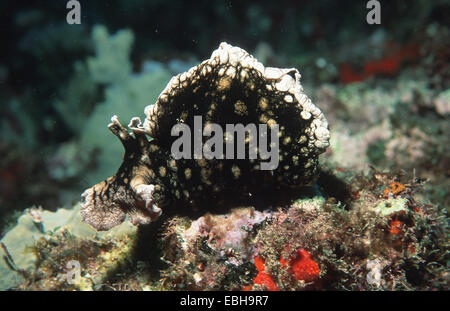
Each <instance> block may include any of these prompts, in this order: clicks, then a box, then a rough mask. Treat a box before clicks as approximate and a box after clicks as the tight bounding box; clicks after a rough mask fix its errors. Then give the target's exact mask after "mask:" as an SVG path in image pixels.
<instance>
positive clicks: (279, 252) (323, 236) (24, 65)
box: [0, 0, 450, 290]
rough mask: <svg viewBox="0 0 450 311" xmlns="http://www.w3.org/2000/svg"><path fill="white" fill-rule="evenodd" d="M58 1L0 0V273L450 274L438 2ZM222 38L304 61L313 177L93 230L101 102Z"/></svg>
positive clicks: (41, 286)
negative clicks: (222, 206) (314, 114)
mask: <svg viewBox="0 0 450 311" xmlns="http://www.w3.org/2000/svg"><path fill="white" fill-rule="evenodd" d="M68 2H70V1H64V0H51V1H2V2H1V3H0V12H1V16H2V19H1V21H0V23H1V27H0V31H1V34H2V41H3V43H2V49H1V51H0V129H1V133H2V134H1V139H0V159H1V161H0V239H1V242H2V244H1V246H2V249H1V250H0V256H2V260H1V262H0V290H7V289H14V290H73V289H75V290H111V289H112V290H304V289H306V290H448V289H449V277H450V275H449V267H448V262H449V253H448V252H449V235H448V216H447V213H448V208H449V202H450V197H449V195H448V192H449V189H450V181H449V175H450V159H449V154H450V148H449V146H450V139H449V132H450V122H449V117H450V49H449V42H450V3H449V2H448V1H440V0H436V1H424V0H423V1H422V0H415V1H408V2H405V1H401V0H393V1H389V2H388V1H380V2H379V3H381V11H380V12H381V13H380V14H381V21H380V24H369V23H368V22H367V15H368V13H369V12H370V9H368V8H366V4H367V3H368V2H372V1H349V0H343V1H333V0H321V1H309V0H279V1H263V2H256V1H245V0H241V1H219V0H213V1H211V0H210V1H202V0H200V1H195V2H188V1H181V0H174V1H158V0H154V1H153V0H152V1H148V0H147V1H144V0H130V1H119V0H116V1H79V3H80V4H81V7H80V12H81V20H80V21H81V23H80V24H69V23H68V22H67V20H66V16H67V14H68V13H69V11H70V9H68V8H66V5H67V3H68ZM375 2H378V1H375ZM223 41H225V42H228V43H230V44H232V45H234V46H239V47H241V48H243V49H245V50H246V51H248V52H249V53H250V54H252V55H253V56H254V57H255V58H256V59H258V60H259V61H260V62H262V63H263V64H264V65H265V66H271V67H280V68H292V67H294V68H297V69H298V70H299V72H300V74H301V83H302V86H303V88H304V91H305V93H306V94H307V95H308V97H310V98H311V100H312V102H313V103H314V105H316V106H317V107H319V108H320V109H321V111H322V112H323V114H324V115H325V117H326V118H327V120H328V123H329V130H330V135H331V138H330V147H329V148H327V150H326V152H325V153H323V154H322V155H321V156H320V158H319V159H320V164H321V173H320V176H319V178H318V180H317V183H316V184H315V185H314V186H312V187H310V188H308V189H306V190H305V191H304V193H300V194H298V196H297V197H295V198H293V199H291V200H289V201H288V202H286V200H284V199H283V200H282V199H281V198H280V200H277V194H276V193H275V192H273V195H272V197H271V198H270V200H268V201H263V202H259V203H258V204H259V205H261V207H257V208H256V207H255V206H251V205H246V206H241V205H236V206H231V207H230V209H229V210H228V211H227V212H224V213H222V214H209V213H207V211H205V213H204V215H201V216H200V217H189V216H186V215H172V216H168V217H163V218H161V219H159V220H158V221H157V222H155V223H153V224H150V225H146V226H140V227H135V226H132V225H131V224H129V223H128V222H125V223H123V224H122V225H120V226H118V227H116V228H114V229H112V230H110V231H107V232H101V233H97V232H96V231H95V230H94V229H93V228H91V227H90V226H89V225H87V224H85V223H83V222H82V221H81V217H80V205H79V201H80V195H81V193H82V192H83V191H84V189H86V188H88V187H91V186H92V185H94V184H96V183H98V182H100V181H102V180H103V179H105V178H107V177H109V176H111V175H113V174H115V172H116V170H117V168H118V167H119V166H120V164H121V161H122V155H123V147H122V146H121V144H120V142H119V140H117V138H116V137H114V135H112V134H111V133H110V131H109V130H108V128H107V125H108V123H109V122H110V119H111V117H112V116H113V115H118V116H119V118H120V120H121V122H122V124H127V122H128V121H129V120H130V119H131V118H132V117H134V116H141V117H142V116H143V113H144V108H145V107H146V106H147V105H151V104H153V103H155V102H156V100H157V98H158V96H159V94H160V93H161V91H162V90H163V89H164V88H165V86H166V85H167V83H168V82H169V80H170V79H171V77H172V76H175V75H177V74H179V73H182V72H185V71H187V70H189V68H191V67H193V66H196V65H197V64H199V63H200V62H201V61H203V60H205V59H207V58H209V57H210V55H211V52H212V51H213V50H215V49H216V48H217V47H218V46H219V44H220V43H221V42H223ZM269 196H271V193H269ZM211 204H212V205H214V204H215V202H211ZM72 261H75V262H77V263H78V264H79V265H80V267H81V272H80V273H81V274H80V276H79V277H78V279H77V282H68V277H67V274H68V273H69V272H70V271H72V268H73V265H72V264H73V262H72ZM70 262H72V264H69V265H68V263H70Z"/></svg>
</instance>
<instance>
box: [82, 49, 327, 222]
mask: <svg viewBox="0 0 450 311" xmlns="http://www.w3.org/2000/svg"><path fill="white" fill-rule="evenodd" d="M145 115H146V118H145V121H144V123H143V124H142V123H141V120H140V119H139V118H133V119H132V120H131V122H130V124H129V125H128V127H129V128H130V129H131V131H132V134H131V133H129V132H128V130H127V129H126V128H125V127H124V126H122V125H121V124H120V123H119V121H118V118H117V117H116V116H114V117H113V118H112V122H111V123H110V124H109V126H108V127H109V129H110V130H111V131H112V132H113V134H114V135H116V136H117V137H118V138H119V139H120V141H121V142H122V144H123V146H124V148H125V155H124V160H123V163H122V165H121V166H120V168H119V170H118V171H117V173H116V175H114V176H112V177H110V178H108V179H106V180H105V181H103V182H101V183H98V184H96V185H94V186H93V187H92V188H89V189H87V190H85V191H84V193H83V194H82V211H81V214H82V217H83V220H84V221H85V222H86V223H88V224H90V225H92V226H93V227H94V228H96V229H97V230H109V229H110V228H112V227H114V226H116V225H118V224H120V223H122V222H123V221H124V220H125V218H126V215H127V214H128V215H129V220H130V221H131V222H132V223H133V224H135V225H137V224H146V223H149V222H151V221H153V220H155V219H157V218H158V217H159V216H160V214H161V213H162V211H163V210H164V209H166V208H170V207H171V206H174V205H181V206H182V207H183V208H191V209H196V208H198V207H199V206H208V204H206V205H205V204H203V203H205V202H210V204H209V205H210V206H211V205H214V204H215V201H214V200H218V199H219V198H220V197H223V196H229V195H230V194H231V195H239V194H252V193H254V192H258V191H261V189H270V187H294V188H295V187H302V186H305V185H309V184H311V183H313V182H314V181H315V178H316V177H317V171H318V156H319V155H320V154H321V153H323V152H324V151H325V149H326V148H327V147H328V146H329V137H330V135H329V131H328V123H327V121H326V119H325V117H324V115H323V114H322V112H321V111H320V109H319V108H317V107H316V106H314V104H313V103H312V102H311V100H310V99H309V98H308V97H307V96H306V95H305V94H304V93H303V89H302V86H301V84H300V74H299V72H298V70H297V69H294V68H290V69H279V68H272V67H266V68H265V67H264V66H263V65H262V64H261V63H260V62H258V61H257V60H256V59H255V58H254V57H253V56H251V55H249V54H248V53H247V52H246V51H244V50H243V49H241V48H239V47H233V46H231V45H229V44H227V43H221V44H220V46H219V48H218V49H217V50H215V51H214V52H213V53H212V55H211V58H209V59H207V60H205V61H203V62H202V63H200V64H199V65H198V66H195V67H193V68H191V69H190V70H189V71H187V72H185V73H182V74H179V75H177V76H175V77H173V78H172V79H171V80H170V82H169V83H168V85H167V87H166V88H165V89H164V90H163V91H162V93H161V95H160V96H159V97H158V100H157V102H156V103H155V104H153V105H149V106H147V107H146V108H145ZM199 120H200V121H201V122H202V123H201V124H202V125H204V126H205V127H204V129H203V128H200V131H199V132H198V131H197V133H196V132H195V131H196V129H198V124H197V123H198V121H199ZM196 122H197V123H196ZM213 124H214V125H216V129H217V126H219V127H220V128H222V129H223V133H225V135H224V134H223V133H220V135H221V136H220V137H217V136H219V135H217V133H216V131H211V130H208V126H211V125H213ZM238 124H240V125H243V126H245V129H249V128H250V127H247V126H248V125H252V124H254V125H255V127H256V128H257V129H261V128H263V127H259V126H261V125H264V126H266V127H267V128H268V131H267V133H266V134H265V135H266V136H264V135H263V134H261V133H258V134H257V135H256V136H258V139H254V138H255V137H253V136H255V135H252V134H254V133H253V132H251V131H245V133H244V134H245V135H244V136H242V135H241V136H239V135H238V134H237V133H232V135H231V136H230V133H227V132H226V128H227V125H236V127H235V129H237V125H238ZM175 125H183V127H182V129H186V128H189V129H193V132H194V133H191V134H192V136H193V137H192V138H191V139H189V141H192V142H193V145H194V148H192V150H185V147H184V146H183V148H181V149H180V152H181V150H182V152H183V154H184V155H186V154H188V155H189V157H185V156H183V157H181V158H180V155H179V154H174V152H173V150H172V149H173V146H174V143H176V142H177V141H179V139H180V137H178V136H177V135H174V130H173V129H174V126H175ZM202 130H203V131H202ZM275 130H277V131H276V132H275V133H276V134H277V135H276V136H275V137H274V136H273V135H272V134H273V131H275ZM236 132H237V131H236ZM269 132H271V133H270V134H269ZM213 133H214V134H216V135H212V134H213ZM175 134H178V135H179V134H180V131H178V133H176V131H175ZM183 134H184V133H183ZM196 134H198V135H196ZM202 134H203V135H202ZM261 135H262V136H261ZM214 136H216V138H220V139H222V140H219V141H221V142H222V143H221V144H219V143H215V144H214V148H211V149H208V150H210V151H214V154H215V155H216V156H215V157H207V156H205V154H203V153H202V151H204V150H206V149H200V154H199V153H198V151H199V149H198V148H197V147H198V142H199V141H198V137H200V143H201V145H200V147H201V146H208V140H209V139H212V137H214ZM269 136H270V139H269ZM147 137H151V138H152V139H151V140H149V139H148V138H147ZM189 137H190V136H189ZM196 139H197V142H196V141H195V140H196ZM264 139H265V142H266V146H265V147H266V148H264V146H262V145H261V142H264ZM240 140H241V141H242V142H240ZM215 142H217V140H215ZM254 142H257V143H258V144H255V143H254ZM196 143H197V144H196ZM209 143H211V141H209ZM239 144H241V147H242V146H245V150H244V152H245V151H247V152H246V153H245V156H242V153H241V154H240V155H239V153H237V154H236V156H235V157H234V158H233V157H232V156H230V153H228V152H229V150H228V149H227V147H230V146H232V147H233V148H234V149H230V150H232V151H239V148H240V147H239ZM196 146H197V147H196ZM209 147H211V146H209ZM204 148H205V147H204ZM263 149H265V150H266V151H269V149H270V151H272V153H271V154H272V155H274V153H273V151H277V152H276V161H275V162H276V163H275V164H276V165H275V166H273V167H272V168H271V169H263V168H262V167H263V166H264V165H267V163H268V161H269V160H268V157H267V153H266V156H264V157H263V156H262V155H264V154H263V153H262V151H263ZM251 150H253V151H255V152H256V153H257V154H258V156H257V157H256V158H255V157H250V154H251ZM241 151H242V149H241ZM218 152H219V154H220V156H217V154H218ZM199 155H200V156H199ZM202 155H203V156H202ZM231 155H232V154H231ZM118 156H119V155H118ZM270 160H273V159H270ZM177 203H181V204H177Z"/></svg>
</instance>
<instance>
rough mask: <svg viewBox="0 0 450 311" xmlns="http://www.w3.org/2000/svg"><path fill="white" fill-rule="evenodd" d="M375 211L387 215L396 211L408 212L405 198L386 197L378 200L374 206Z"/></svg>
mask: <svg viewBox="0 0 450 311" xmlns="http://www.w3.org/2000/svg"><path fill="white" fill-rule="evenodd" d="M374 209H375V211H376V212H377V213H379V214H381V215H382V216H389V215H391V214H394V213H398V212H408V211H409V210H408V207H407V202H406V198H398V199H388V200H384V201H381V202H379V203H378V204H377V205H376V206H375V208H374Z"/></svg>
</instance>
